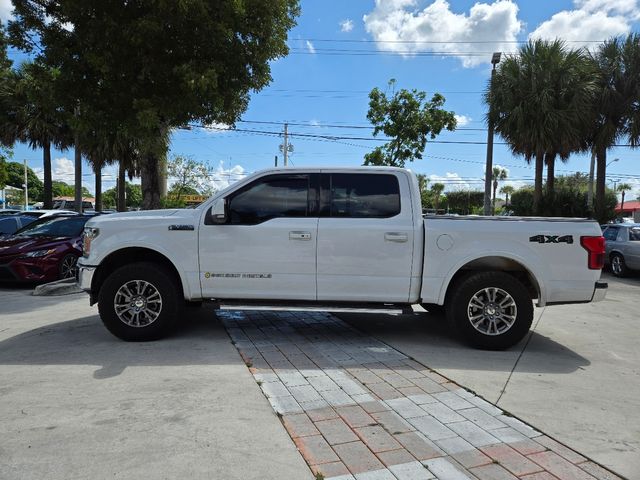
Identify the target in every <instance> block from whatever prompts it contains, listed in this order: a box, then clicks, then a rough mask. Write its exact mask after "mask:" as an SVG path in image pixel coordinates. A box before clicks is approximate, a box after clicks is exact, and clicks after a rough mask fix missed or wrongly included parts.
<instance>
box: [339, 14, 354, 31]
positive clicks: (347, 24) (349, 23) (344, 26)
mask: <svg viewBox="0 0 640 480" xmlns="http://www.w3.org/2000/svg"><path fill="white" fill-rule="evenodd" d="M351 30H353V20H351V19H350V18H347V19H345V20H342V21H341V22H340V31H342V32H345V33H348V32H350V31H351Z"/></svg>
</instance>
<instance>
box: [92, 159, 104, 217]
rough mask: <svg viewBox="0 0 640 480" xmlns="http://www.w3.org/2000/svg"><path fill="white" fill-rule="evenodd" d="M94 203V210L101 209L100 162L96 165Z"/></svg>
mask: <svg viewBox="0 0 640 480" xmlns="http://www.w3.org/2000/svg"><path fill="white" fill-rule="evenodd" d="M95 174H96V203H95V205H94V206H93V208H94V209H95V211H96V212H99V211H100V210H102V163H98V165H96V170H95Z"/></svg>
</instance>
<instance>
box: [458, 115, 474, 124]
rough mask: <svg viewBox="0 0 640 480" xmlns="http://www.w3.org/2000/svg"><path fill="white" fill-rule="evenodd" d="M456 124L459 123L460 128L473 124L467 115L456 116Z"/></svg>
mask: <svg viewBox="0 0 640 480" xmlns="http://www.w3.org/2000/svg"><path fill="white" fill-rule="evenodd" d="M455 117H456V122H458V127H464V126H465V125H469V122H471V117H468V116H467V115H456V116H455Z"/></svg>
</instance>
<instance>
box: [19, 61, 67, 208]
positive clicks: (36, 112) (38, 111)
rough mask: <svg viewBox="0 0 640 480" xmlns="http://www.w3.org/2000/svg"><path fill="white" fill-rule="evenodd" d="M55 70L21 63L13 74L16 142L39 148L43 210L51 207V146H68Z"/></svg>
mask: <svg viewBox="0 0 640 480" xmlns="http://www.w3.org/2000/svg"><path fill="white" fill-rule="evenodd" d="M57 78H58V72H57V71H56V70H55V69H51V68H48V67H45V66H43V65H39V64H37V63H24V64H22V66H21V67H20V69H19V70H18V71H17V72H16V73H15V78H14V80H13V88H14V90H13V92H12V98H11V100H10V101H11V103H12V104H13V109H12V110H13V111H14V118H13V121H14V129H15V130H14V132H15V133H14V135H15V139H16V140H19V141H22V142H25V143H27V144H28V145H29V146H30V147H31V148H42V164H43V175H44V180H43V183H44V188H43V203H44V208H51V207H52V206H53V197H52V195H53V192H52V179H51V147H57V148H62V149H64V148H67V147H68V146H69V145H70V144H71V137H70V129H69V126H68V122H67V121H68V116H67V112H65V110H64V109H63V108H61V107H60V104H59V102H58V101H57V93H56V80H57Z"/></svg>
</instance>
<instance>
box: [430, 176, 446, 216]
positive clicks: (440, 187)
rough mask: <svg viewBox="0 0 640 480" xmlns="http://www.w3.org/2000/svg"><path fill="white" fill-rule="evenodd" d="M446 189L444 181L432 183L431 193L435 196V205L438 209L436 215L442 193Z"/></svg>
mask: <svg viewBox="0 0 640 480" xmlns="http://www.w3.org/2000/svg"><path fill="white" fill-rule="evenodd" d="M443 191H444V184H442V183H434V184H433V185H431V194H432V195H433V197H434V207H435V210H436V215H437V214H438V207H439V206H440V195H442V192H443Z"/></svg>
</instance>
